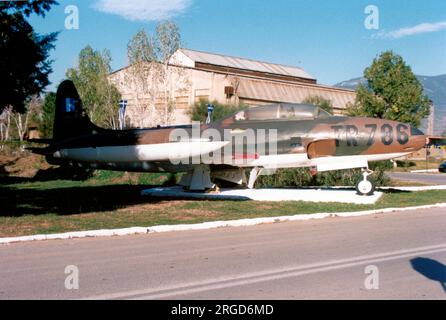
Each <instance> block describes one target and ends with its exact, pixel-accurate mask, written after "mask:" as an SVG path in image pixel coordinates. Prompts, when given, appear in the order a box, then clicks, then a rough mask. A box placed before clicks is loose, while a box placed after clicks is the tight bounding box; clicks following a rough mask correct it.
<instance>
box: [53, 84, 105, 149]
mask: <svg viewBox="0 0 446 320" xmlns="http://www.w3.org/2000/svg"><path fill="white" fill-rule="evenodd" d="M96 128H97V127H96V126H95V125H94V124H93V123H92V122H91V121H90V119H89V118H88V116H87V115H86V114H85V112H84V110H83V107H82V101H81V99H80V97H79V94H78V92H77V90H76V87H75V86H74V84H73V82H72V81H70V80H65V81H63V82H62V83H61V84H60V85H59V88H58V89H57V95H56V110H55V117H54V129H53V140H54V141H62V140H65V139H68V138H72V137H77V136H81V135H86V134H91V133H93V131H94V130H95V129H96Z"/></svg>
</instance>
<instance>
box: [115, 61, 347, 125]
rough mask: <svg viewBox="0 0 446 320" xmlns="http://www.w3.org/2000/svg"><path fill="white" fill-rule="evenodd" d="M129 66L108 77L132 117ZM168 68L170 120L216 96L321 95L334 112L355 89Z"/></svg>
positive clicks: (250, 99)
mask: <svg viewBox="0 0 446 320" xmlns="http://www.w3.org/2000/svg"><path fill="white" fill-rule="evenodd" d="M128 70H129V69H128V68H126V69H122V70H120V71H117V72H115V73H113V74H111V75H110V79H111V81H112V82H113V83H114V84H115V85H116V86H117V88H118V90H119V91H120V92H121V94H122V97H123V99H126V100H128V102H129V104H128V107H127V110H128V111H127V115H128V117H130V118H134V117H135V113H138V110H135V107H134V101H135V100H134V98H133V97H134V92H132V90H131V88H130V86H129V85H128V84H127V83H126V79H128V78H127V77H126V73H128ZM171 72H172V80H173V81H172V83H173V88H172V90H173V92H174V94H173V96H174V97H175V107H176V110H175V113H174V118H173V120H172V123H171V124H188V123H190V118H189V116H188V115H187V111H188V109H189V107H190V106H191V105H193V104H194V103H195V102H198V101H199V100H200V99H205V100H209V101H214V100H216V101H218V102H219V103H231V104H238V103H239V102H242V103H245V104H248V105H259V104H266V103H275V102H291V103H301V102H303V101H304V100H305V99H306V98H307V97H309V96H312V95H320V96H322V97H324V98H327V99H330V100H331V101H332V102H333V105H334V107H335V110H336V111H337V113H339V112H340V111H341V110H342V109H344V108H345V106H346V104H347V103H352V102H353V101H354V99H355V93H354V92H352V91H348V90H342V89H337V88H332V87H326V86H319V85H312V84H302V83H300V84H297V83H289V82H278V81H269V80H265V79H253V78H249V77H242V76H237V75H228V74H221V73H216V72H210V71H202V70H197V69H193V68H182V67H172V68H171ZM178 73H182V75H183V76H185V77H186V78H187V79H188V81H187V82H188V83H187V86H185V85H184V84H181V85H179V84H178V83H179V82H178V81H177V78H178V76H177V74H178ZM127 75H128V74H127ZM227 86H232V87H234V90H235V95H234V96H232V97H227V96H226V94H225V87H227ZM158 100H159V99H157V103H158V102H159V101H158ZM161 100H162V99H161Z"/></svg>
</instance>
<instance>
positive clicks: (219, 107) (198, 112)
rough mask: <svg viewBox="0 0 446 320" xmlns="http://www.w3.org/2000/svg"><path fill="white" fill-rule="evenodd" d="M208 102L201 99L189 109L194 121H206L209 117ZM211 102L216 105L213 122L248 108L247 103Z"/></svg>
mask: <svg viewBox="0 0 446 320" xmlns="http://www.w3.org/2000/svg"><path fill="white" fill-rule="evenodd" d="M208 103H209V101H207V100H200V101H199V102H197V103H195V104H194V105H193V107H192V108H190V109H189V111H188V114H189V116H190V117H191V119H192V121H200V122H202V123H205V122H206V119H207V117H208ZM211 104H212V105H213V106H214V111H213V112H212V122H215V121H219V120H223V119H224V118H226V117H228V116H230V115H231V114H234V113H236V112H237V111H240V110H243V109H246V108H247V106H246V105H233V104H221V103H218V102H216V101H213V102H211Z"/></svg>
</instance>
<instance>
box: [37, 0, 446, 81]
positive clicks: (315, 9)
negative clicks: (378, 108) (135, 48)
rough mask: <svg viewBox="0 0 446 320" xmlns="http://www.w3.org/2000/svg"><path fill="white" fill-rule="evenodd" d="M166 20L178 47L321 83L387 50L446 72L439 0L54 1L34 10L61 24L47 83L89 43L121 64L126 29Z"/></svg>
mask: <svg viewBox="0 0 446 320" xmlns="http://www.w3.org/2000/svg"><path fill="white" fill-rule="evenodd" d="M69 5H75V6H76V7H77V8H78V9H79V29H78V30H67V29H65V27H64V23H65V19H66V17H67V14H65V12H64V10H65V8H66V7H67V6H69ZM368 5H375V6H376V7H377V8H378V9H379V29H378V30H370V29H366V28H365V26H364V21H365V19H366V18H367V16H368V15H367V14H365V13H364V10H365V8H366V7H367V6H368ZM162 19H171V20H173V21H175V22H176V23H177V24H178V25H179V27H180V28H181V33H182V37H183V42H184V47H187V48H190V49H196V50H203V51H208V52H215V53H222V54H228V55H234V56H240V57H246V58H252V59H259V60H264V61H269V62H275V63H282V64H289V65H295V66H300V67H302V68H304V69H305V70H306V71H307V72H309V73H310V74H312V75H313V76H315V77H316V78H317V79H318V82H319V83H322V84H329V85H332V84H335V83H337V82H340V81H343V80H348V79H350V78H353V77H357V76H361V75H362V73H363V70H364V68H365V67H367V66H368V65H370V63H371V61H372V60H373V58H374V57H375V56H376V55H377V54H378V53H379V52H381V51H384V50H389V49H391V50H394V51H395V52H396V53H398V54H401V55H402V56H403V58H404V59H405V60H406V61H407V63H408V64H409V65H411V67H412V68H413V70H414V72H415V73H417V74H421V75H439V74H445V73H446V1H444V0H424V1H418V0H380V1H376V0H373V1H372V0H364V1H363V0H276V1H267V0H127V1H122V0H91V1H89V0H70V1H65V0H59V5H58V6H55V7H53V8H52V10H51V11H50V12H49V13H48V14H47V16H46V17H45V18H41V17H37V16H33V17H31V18H30V22H31V24H32V25H33V26H34V28H35V29H36V31H37V32H39V33H48V32H53V31H60V35H59V37H58V40H57V43H56V49H55V50H54V51H53V52H52V59H54V60H55V61H54V63H53V74H52V75H51V77H50V80H51V81H52V83H53V84H52V85H51V86H50V87H49V89H54V88H55V86H57V84H58V83H59V82H60V81H61V80H63V78H64V76H65V71H66V69H67V68H70V67H72V66H74V65H75V64H76V61H77V56H78V53H79V51H80V50H81V49H82V48H83V47H85V46H86V45H88V44H90V45H91V46H92V47H93V48H94V49H97V50H102V49H105V48H107V49H109V50H110V51H111V55H112V58H113V62H112V67H113V69H114V70H116V69H119V68H121V67H124V66H126V65H127V43H128V42H129V40H130V39H131V37H132V36H133V35H134V34H135V33H136V32H137V31H138V30H140V29H142V28H144V29H145V30H146V31H147V32H149V33H151V32H153V30H154V28H155V26H156V24H157V22H158V21H159V20H162Z"/></svg>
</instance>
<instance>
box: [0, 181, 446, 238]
mask: <svg viewBox="0 0 446 320" xmlns="http://www.w3.org/2000/svg"><path fill="white" fill-rule="evenodd" d="M167 179H168V177H166V176H163V175H155V176H150V177H149V178H148V177H140V176H139V177H138V178H135V177H134V176H126V175H124V174H121V175H119V176H118V177H116V176H113V177H111V176H108V175H105V176H101V175H99V176H96V177H94V178H92V179H89V180H87V181H66V180H56V181H41V182H35V181H32V180H26V179H9V180H8V179H6V180H5V179H3V180H2V181H1V183H0V237H7V236H21V235H32V234H50V233H60V232H69V231H80V230H95V229H114V228H126V227H134V226H140V227H148V226H155V225H164V224H178V223H199V222H204V221H217V220H233V219H241V218H254V217H274V216H282V215H295V214H308V213H317V212H347V211H358V210H371V209H379V208H387V207H406V206H418V205H426V204H434V203H439V202H446V191H440V190H439V191H426V192H416V193H410V192H396V191H393V192H392V191H386V193H385V195H384V196H383V198H382V199H381V200H380V201H379V202H378V203H377V204H375V205H351V204H340V203H308V202H280V203H277V202H262V203H259V202H254V201H185V200H169V199H154V198H149V197H141V196H140V191H141V190H142V189H147V188H148V185H147V184H152V185H159V184H161V183H163V182H165V181H166V180H167Z"/></svg>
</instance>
